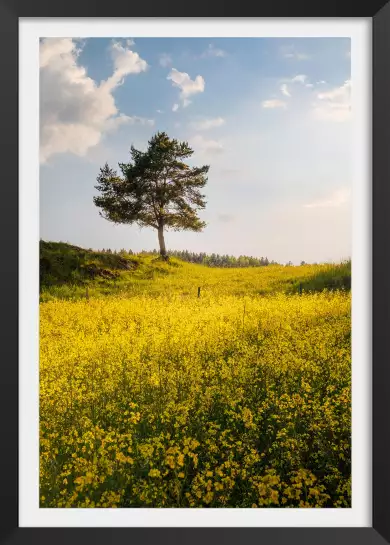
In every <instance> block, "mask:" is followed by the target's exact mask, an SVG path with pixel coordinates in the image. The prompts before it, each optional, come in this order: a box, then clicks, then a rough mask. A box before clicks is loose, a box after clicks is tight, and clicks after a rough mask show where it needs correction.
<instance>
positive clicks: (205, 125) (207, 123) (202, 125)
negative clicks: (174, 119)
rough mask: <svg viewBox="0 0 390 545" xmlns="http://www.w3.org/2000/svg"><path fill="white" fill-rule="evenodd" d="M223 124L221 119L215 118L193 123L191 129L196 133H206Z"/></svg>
mask: <svg viewBox="0 0 390 545" xmlns="http://www.w3.org/2000/svg"><path fill="white" fill-rule="evenodd" d="M224 124H225V120H224V119H223V118H222V117H216V118H214V119H202V120H200V121H193V122H192V123H191V127H192V128H193V129H196V130H197V131H207V130H209V129H214V128H215V127H220V126H221V125H224Z"/></svg>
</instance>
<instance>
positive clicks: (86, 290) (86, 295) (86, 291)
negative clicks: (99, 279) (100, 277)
mask: <svg viewBox="0 0 390 545" xmlns="http://www.w3.org/2000/svg"><path fill="white" fill-rule="evenodd" d="M85 297H86V298H87V301H89V293H88V286H87V287H86V288H85Z"/></svg>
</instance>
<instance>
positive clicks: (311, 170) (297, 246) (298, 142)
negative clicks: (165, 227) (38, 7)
mask: <svg viewBox="0 0 390 545" xmlns="http://www.w3.org/2000/svg"><path fill="white" fill-rule="evenodd" d="M350 94H351V81H350V40H349V39H348V38H345V39H342V38H313V39H312V38H310V39H309V38H302V39H296V38H294V39H290V38H285V39H279V38H278V39H276V38H275V39H271V38H225V39H221V38H218V39H217V38H216V39H213V38H209V39H204V38H188V39H184V38H183V39H182V38H136V39H134V40H132V39H131V38H124V39H118V38H115V39H112V40H111V39H106V38H91V39H87V40H76V39H71V38H55V39H54V38H53V39H43V40H41V43H40V236H41V238H43V239H45V240H57V241H59V240H62V241H67V242H71V243H73V244H77V245H81V246H84V247H92V248H95V249H99V248H107V247H110V248H112V249H114V248H116V249H120V248H127V249H129V248H131V249H133V250H134V251H140V250H141V249H146V250H150V249H153V248H157V236H156V232H155V230H154V229H143V230H140V229H139V228H138V227H136V226H129V225H126V226H122V225H121V226H115V225H113V224H111V223H109V222H107V221H106V220H104V219H102V218H101V217H100V216H99V212H98V209H97V208H96V207H95V206H94V204H93V200H92V198H93V196H94V195H95V194H96V190H95V189H94V186H95V184H96V176H97V174H98V172H99V167H100V166H103V164H104V163H105V162H106V161H107V162H108V163H109V164H110V166H112V167H114V168H116V167H117V164H118V162H126V161H127V160H128V159H129V148H130V146H131V144H134V145H135V146H136V147H138V148H141V149H144V148H145V147H146V145H147V141H148V139H150V137H151V136H152V135H153V134H154V133H155V132H157V131H166V132H167V133H168V134H169V135H170V136H171V137H175V138H178V139H180V140H186V141H188V142H189V144H190V145H191V146H192V147H193V149H194V150H195V153H194V155H193V157H192V159H191V163H192V164H208V165H210V171H209V181H208V184H207V186H206V189H205V193H206V196H207V201H208V204H207V207H206V210H205V211H204V212H202V219H204V220H205V221H206V222H207V223H208V226H207V227H206V229H205V230H204V232H203V233H189V232H181V233H174V232H168V233H167V234H166V243H167V247H168V248H169V249H188V250H191V251H196V252H198V251H203V252H207V253H212V252H216V253H222V254H225V253H228V254H233V255H240V254H246V255H254V256H259V257H260V256H267V257H268V258H269V259H274V260H276V261H279V262H282V263H285V262H287V261H290V260H291V261H293V262H294V263H299V262H300V261H301V260H305V261H308V262H319V261H328V260H339V259H342V258H345V257H349V256H350V255H351V212H352V211H351V190H352V170H351V168H352V155H351V111H350Z"/></svg>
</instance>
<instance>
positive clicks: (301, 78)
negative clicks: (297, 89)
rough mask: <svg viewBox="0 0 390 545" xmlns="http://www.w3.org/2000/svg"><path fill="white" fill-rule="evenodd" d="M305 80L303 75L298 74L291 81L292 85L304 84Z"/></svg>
mask: <svg viewBox="0 0 390 545" xmlns="http://www.w3.org/2000/svg"><path fill="white" fill-rule="evenodd" d="M306 80H307V76H305V74H298V75H297V76H294V77H293V78H292V80H291V82H292V83H305V82H306Z"/></svg>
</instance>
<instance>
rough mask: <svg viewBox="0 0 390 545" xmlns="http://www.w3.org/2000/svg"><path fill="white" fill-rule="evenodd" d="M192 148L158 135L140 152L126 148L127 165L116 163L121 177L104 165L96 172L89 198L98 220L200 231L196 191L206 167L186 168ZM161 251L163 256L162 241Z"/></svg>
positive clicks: (202, 198)
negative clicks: (94, 192)
mask: <svg viewBox="0 0 390 545" xmlns="http://www.w3.org/2000/svg"><path fill="white" fill-rule="evenodd" d="M193 153H194V152H193V150H192V149H191V148H190V147H189V146H188V144H187V142H178V141H177V140H175V139H170V138H169V137H168V135H167V134H166V133H165V132H158V133H157V134H156V135H155V136H153V138H152V139H151V140H149V142H148V148H147V150H146V151H145V152H142V151H140V150H137V149H135V147H134V146H131V149H130V155H131V162H130V163H120V164H119V168H120V170H121V173H122V175H121V176H119V175H118V173H117V172H116V171H115V170H113V169H112V168H110V167H109V166H108V164H107V163H106V164H105V166H104V167H103V168H101V169H100V174H99V176H98V177H97V182H98V184H97V186H96V189H97V190H98V191H99V193H100V195H98V196H96V197H94V199H93V200H94V203H95V205H96V206H97V207H98V208H100V209H101V212H100V214H101V216H102V217H104V218H105V219H107V220H108V221H111V222H114V223H124V224H133V223H135V224H137V225H139V226H140V227H153V228H155V229H158V230H159V232H160V233H159V234H160V236H162V233H163V231H164V229H173V230H183V229H184V230H191V231H201V230H202V229H203V228H204V227H205V223H204V222H203V221H201V220H200V218H199V217H198V211H199V210H201V209H203V208H205V206H206V201H205V196H204V195H203V194H202V193H201V191H200V190H201V189H202V188H203V187H204V186H205V185H206V182H207V177H206V175H207V173H208V170H209V167H208V166H207V165H204V166H201V167H190V166H188V165H187V164H186V163H185V162H184V161H185V160H186V159H188V158H189V157H191V155H192V154H193ZM159 241H160V251H161V253H162V254H163V255H165V254H166V251H165V243H164V241H163V238H162V239H161V240H160V239H159Z"/></svg>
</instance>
